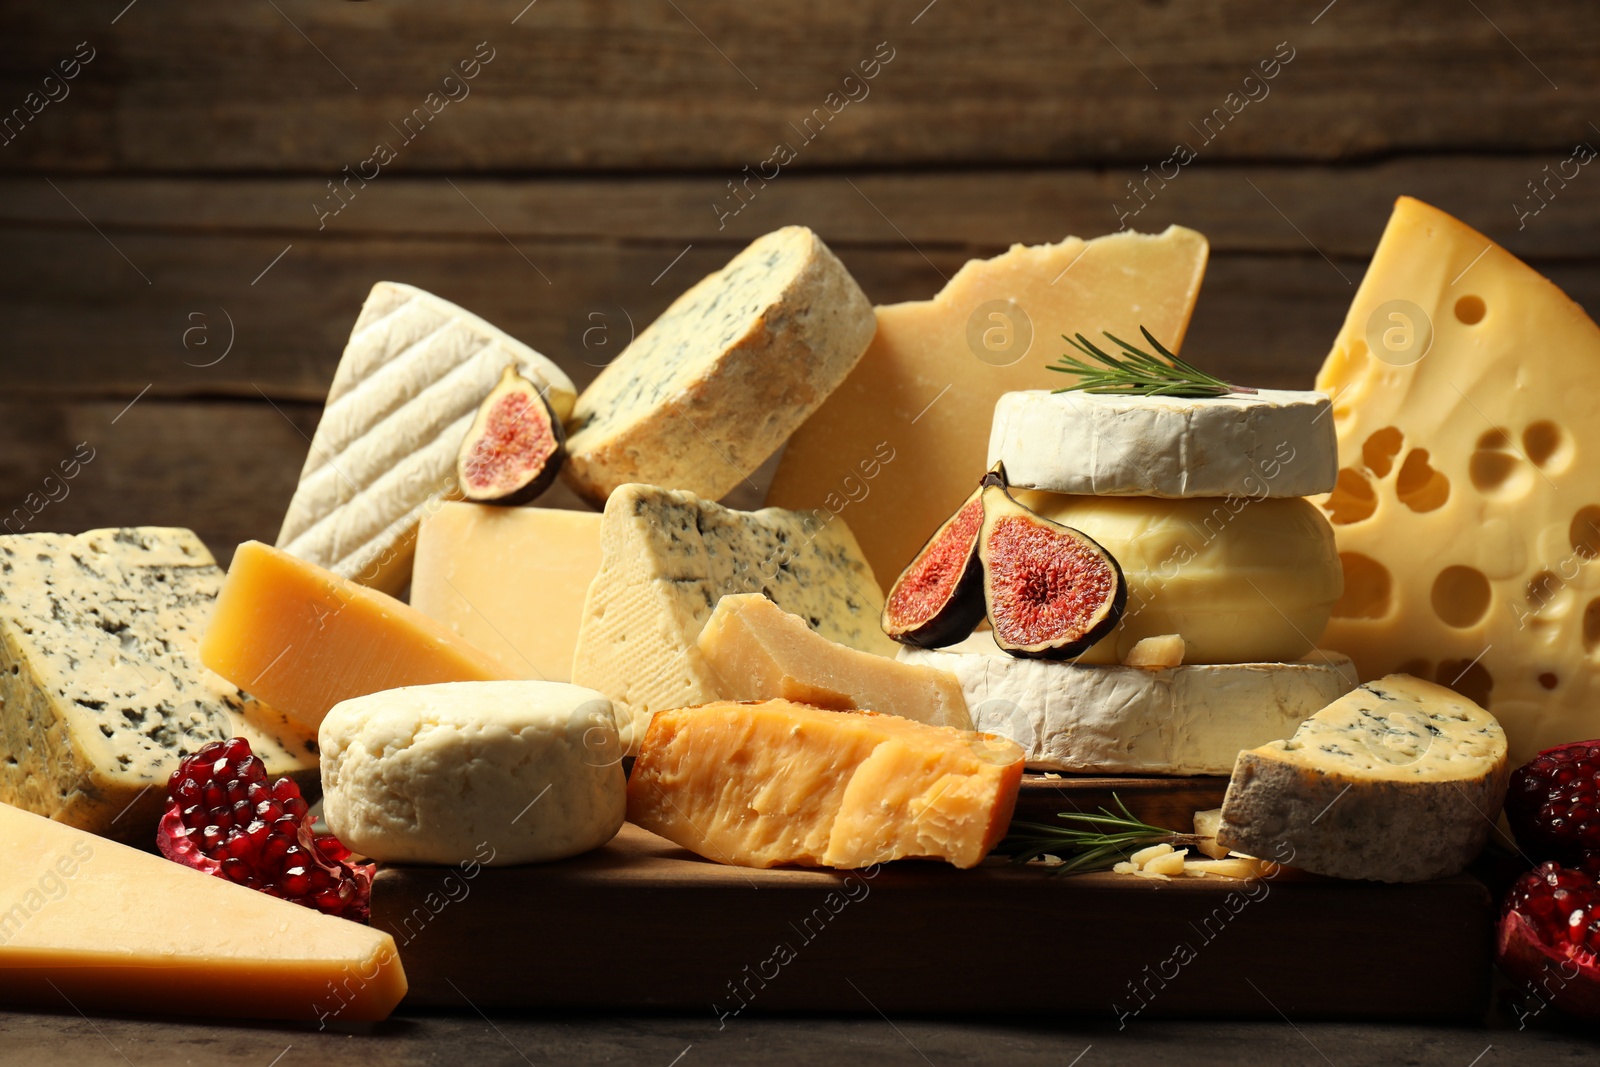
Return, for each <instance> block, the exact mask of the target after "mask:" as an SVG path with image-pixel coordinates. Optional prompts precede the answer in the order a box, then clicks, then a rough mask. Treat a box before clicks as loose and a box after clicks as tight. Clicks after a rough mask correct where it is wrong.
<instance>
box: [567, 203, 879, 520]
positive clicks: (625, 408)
mask: <svg viewBox="0 0 1600 1067" xmlns="http://www.w3.org/2000/svg"><path fill="white" fill-rule="evenodd" d="M876 330H877V319H876V318H875V317H874V315H873V312H872V304H871V303H870V302H869V301H868V300H867V297H866V294H864V293H863V292H862V291H861V287H860V286H858V285H857V284H856V282H855V279H853V278H852V277H850V272H849V271H847V270H845V268H844V264H842V263H840V262H839V260H838V258H837V257H836V256H835V255H834V254H833V253H832V252H831V251H829V249H828V246H827V245H825V244H823V243H822V240H821V239H820V238H819V237H817V235H816V234H814V233H812V232H811V231H810V230H808V229H806V228H805V227H804V226H787V227H784V228H783V229H781V230H777V231H775V232H773V233H769V234H767V235H766V236H765V237H761V238H759V239H757V240H756V241H755V242H754V243H752V244H751V245H750V246H749V247H748V248H746V249H745V250H744V251H743V252H741V253H739V254H738V255H737V256H735V257H734V258H733V259H732V260H731V261H730V262H729V263H728V265H727V266H725V267H723V268H722V269H721V270H719V271H717V272H716V273H714V274H712V275H710V276H708V277H706V278H704V279H703V280H701V281H700V282H699V283H698V284H696V285H695V286H694V287H693V288H692V289H690V290H689V291H688V292H686V293H684V294H683V295H682V296H680V297H679V298H678V299H677V300H675V301H673V303H672V305H671V306H670V307H668V308H667V310H666V311H664V312H663V313H662V314H661V317H660V318H658V319H656V321H655V322H653V323H651V324H650V325H649V326H648V327H647V328H646V329H645V330H644V331H643V332H641V333H640V334H639V336H638V337H636V338H635V339H634V341H633V343H632V344H630V345H629V346H628V347H627V348H626V349H624V350H623V352H622V354H621V355H619V356H618V357H617V359H616V361H615V362H614V363H612V364H611V365H610V366H609V367H607V368H606V369H605V370H604V371H602V372H601V373H600V376H599V377H597V378H596V379H595V380H594V382H593V383H592V384H591V385H590V386H589V387H588V388H587V389H585V390H584V391H583V395H582V396H580V397H579V398H578V403H577V407H576V408H575V409H574V411H573V415H572V420H571V422H570V423H569V424H568V427H567V428H568V431H569V436H568V438H567V462H566V465H565V466H564V467H563V468H562V473H563V475H564V476H565V477H566V480H567V482H568V483H569V484H570V485H571V486H572V488H573V489H574V490H576V491H577V492H578V493H579V494H580V495H582V496H583V497H585V498H586V499H587V500H589V501H590V502H591V503H593V504H595V505H596V506H599V505H601V504H604V503H605V500H606V497H607V496H609V495H610V494H611V492H612V491H613V490H615V489H616V488H617V487H618V486H620V485H623V484H625V483H627V482H649V483H651V484H654V485H662V486H667V487H670V488H674V489H687V490H689V491H690V492H693V493H695V494H696V495H698V496H703V497H707V498H709V499H713V500H715V499H717V498H720V497H723V496H726V495H727V493H728V491H729V490H731V489H733V488H734V487H735V486H737V485H739V484H740V483H741V482H742V481H744V480H745V479H746V478H747V477H748V476H749V474H750V473H751V472H752V471H754V470H755V469H756V468H757V467H759V466H760V465H761V463H762V461H764V460H765V459H767V457H769V456H771V455H772V454H773V453H774V452H776V451H777V450H778V449H779V447H780V446H782V444H783V443H784V441H785V440H787V439H788V437H789V435H790V434H791V433H793V432H794V431H795V429H796V428H798V427H799V425H800V424H801V423H802V422H804V421H805V420H806V417H807V416H808V415H810V414H811V413H812V412H813V411H815V410H816V409H817V408H818V407H819V406H820V405H821V404H822V401H823V400H824V399H826V398H827V396H828V394H829V393H830V392H832V391H833V390H834V388H835V387H837V386H838V385H839V383H840V382H842V381H844V379H845V376H846V375H847V374H849V373H850V371H851V369H852V368H853V367H855V365H856V361H857V360H859V359H860V358H861V354H862V353H863V352H865V351H866V349H867V345H868V343H869V342H871V340H872V335H873V333H874V332H875V331H876Z"/></svg>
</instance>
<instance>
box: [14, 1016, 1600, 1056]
mask: <svg viewBox="0 0 1600 1067" xmlns="http://www.w3.org/2000/svg"><path fill="white" fill-rule="evenodd" d="M357 1057H359V1058H360V1059H359V1060H357V1059H356V1058H357ZM354 1062H364V1063H365V1064H368V1065H372V1067H388V1065H395V1067H400V1065H413V1064H457V1063H460V1064H471V1065H474V1067H476V1065H478V1064H486V1065H487V1064H509V1065H513V1067H515V1065H530V1067H532V1065H538V1067H543V1065H545V1064H642V1065H645V1067H704V1065H708V1064H762V1065H765V1067H786V1065H789V1064H852V1063H870V1064H874V1065H877V1064H907V1065H910V1067H944V1065H946V1064H977V1063H983V1064H987V1063H1000V1064H1022V1065H1028V1064H1041V1065H1043V1064H1049V1065H1052V1067H1115V1065H1126V1064H1217V1065H1226V1067H1254V1065H1263V1067H1265V1065H1271V1067H1285V1065H1291V1064H1308V1065H1313V1067H1317V1065H1334V1067H1353V1065H1361V1064H1374V1065H1377V1064H1382V1065H1391V1064H1415V1065H1419V1067H1421V1065H1427V1067H1433V1065H1440V1067H1496V1065H1500V1064H1508V1063H1515V1064H1580V1063H1581V1064H1591V1063H1600V1026H1584V1025H1582V1024H1578V1023H1573V1022H1569V1021H1562V1020H1558V1019H1554V1018H1549V1017H1545V1018H1537V1019H1534V1020H1532V1022H1531V1024H1530V1025H1528V1026H1527V1027H1525V1028H1521V1029H1519V1028H1518V1026H1517V1023H1516V1020H1514V1019H1511V1018H1509V1017H1505V1016H1496V1017H1494V1018H1491V1019H1490V1020H1488V1022H1487V1024H1486V1025H1484V1026H1482V1027H1465V1026H1463V1027H1449V1026H1424V1025H1377V1024H1370V1023H1333V1022H1309V1021H1308V1022H1301V1023H1295V1022H1292V1021H1289V1020H1284V1021H1281V1022H1226V1021H1221V1022H1205V1021H1149V1022H1137V1021H1136V1022H1133V1023H1131V1024H1130V1025H1128V1026H1127V1027H1126V1028H1124V1029H1121V1030H1119V1029H1118V1028H1117V1026H1116V1024H1115V1023H1114V1022H1111V1023H1099V1022H1094V1021H1087V1020H1070V1019H1061V1020H1050V1019H1032V1020H1016V1019H1007V1020H987V1021H986V1020H981V1019H919V1018H909V1017H908V1018H897V1019H893V1020H889V1019H885V1018H883V1017H881V1016H870V1015H869V1016H860V1017H854V1018H839V1017H829V1018H820V1017H795V1016H789V1017H767V1018H745V1019H739V1020H730V1021H729V1022H728V1025H727V1026H726V1027H724V1028H721V1029H719V1028H718V1025H717V1021H716V1020H715V1019H706V1018H702V1017H696V1016H685V1015H658V1016H641V1015H627V1016H603V1015H585V1016H572V1015H565V1016H559V1017H557V1016H536V1015H522V1016H511V1015H497V1016H494V1017H486V1016H483V1015H479V1014H473V1013H471V1012H463V1013H461V1014H444V1013H430V1014H414V1013H408V1014H402V1015H399V1016H396V1017H395V1018H392V1019H390V1020H389V1021H388V1022H385V1023H381V1024H376V1025H370V1026H344V1027H340V1028H337V1029H335V1028H333V1027H329V1028H328V1029H326V1030H320V1031H319V1030H318V1029H317V1028H316V1026H315V1025H314V1024H313V1025H295V1024H278V1023H250V1022H223V1023H219V1022H215V1021H180V1020H157V1019H145V1018H134V1017H118V1016H98V1017H85V1016H82V1015H78V1014H75V1013H73V1012H71V1011H63V1012H60V1013H53V1012H7V1013H0V1064H5V1065H9V1064H40V1063H71V1064H74V1065H82V1067H98V1065H102V1064H104V1065H107V1067H143V1065H145V1064H206V1065H214V1067H233V1065H235V1064H238V1065H250V1067H297V1065H300V1064H314V1063H315V1064H323V1063H347V1064H348V1063H354Z"/></svg>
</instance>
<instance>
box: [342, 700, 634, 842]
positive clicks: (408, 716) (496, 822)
mask: <svg viewBox="0 0 1600 1067" xmlns="http://www.w3.org/2000/svg"><path fill="white" fill-rule="evenodd" d="M319 736H320V738H321V742H322V789H323V810H324V812H325V813H326V815H327V819H328V827H329V829H331V830H332V831H333V832H334V834H335V835H336V836H337V837H338V838H339V840H340V841H342V842H343V843H344V844H345V845H346V846H348V847H349V848H351V849H353V850H354V851H356V852H358V853H360V854H361V855H364V856H369V857H371V858H372V859H375V860H379V861H381V862H384V863H465V862H469V861H475V862H479V863H483V864H485V865H486V866H492V865H497V864H508V863H533V862H537V861H541V860H555V859H562V858H564V857H566V856H575V855H577V854H578V853H580V852H587V851H588V850H590V849H592V848H599V847H600V846H601V845H603V844H605V843H606V842H607V841H609V840H611V838H612V837H613V836H615V834H616V832H617V830H618V829H620V828H621V826H622V817H623V809H624V808H625V807H626V806H627V800H626V797H625V795H624V791H623V790H624V784H623V783H624V776H623V773H622V755H623V753H622V744H621V742H620V741H619V740H618V739H617V727H616V720H615V718H614V717H613V713H612V710H611V701H609V700H607V699H606V698H605V697H604V696H602V695H601V694H599V693H597V692H595V691H594V690H593V689H583V688H580V687H579V686H575V685H566V684H564V683H561V682H529V681H508V682H445V683H442V684H439V685H416V686H409V687H407V688H403V689H390V690H386V691H384V692H380V693H372V694H370V695H368V696H364V697H355V698H353V699H351V700H346V701H343V702H342V703H340V704H338V705H336V706H335V707H334V708H333V710H332V711H330V712H328V716H327V718H325V719H323V720H322V727H321V730H320V732H319Z"/></svg>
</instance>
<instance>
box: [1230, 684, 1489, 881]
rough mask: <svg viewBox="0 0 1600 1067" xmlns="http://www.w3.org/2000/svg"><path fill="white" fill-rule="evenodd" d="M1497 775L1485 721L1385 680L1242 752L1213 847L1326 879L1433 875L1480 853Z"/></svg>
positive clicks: (1471, 707) (1470, 709)
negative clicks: (1282, 736) (1281, 737)
mask: <svg viewBox="0 0 1600 1067" xmlns="http://www.w3.org/2000/svg"><path fill="white" fill-rule="evenodd" d="M1508 773H1509V770H1508V764H1507V761H1506V737H1505V733H1504V732H1503V731H1502V730H1501V729H1500V724H1499V723H1498V722H1496V721H1495V719H1494V716H1492V715H1490V714H1489V713H1488V712H1486V711H1484V710H1483V709H1482V708H1480V707H1478V706H1477V705H1476V704H1474V703H1473V702H1472V701H1470V700H1467V699H1466V698H1465V697H1461V696H1458V695H1457V694H1455V693H1454V692H1452V691H1450V690H1449V689H1446V688H1445V687H1444V686H1441V685H1435V684H1433V683H1432V682H1425V681H1422V680H1420V679H1417V678H1412V677H1410V676H1408V675H1403V674H1392V675H1389V676H1388V677H1387V678H1382V679H1379V680H1378V681H1375V682H1368V683H1367V684H1366V685H1363V686H1361V687H1360V688H1359V689H1356V690H1355V691H1354V692H1351V693H1349V694H1346V695H1345V696H1343V697H1341V698H1340V699H1339V700H1337V701H1335V702H1333V703H1332V704H1330V705H1329V706H1328V707H1327V708H1324V709H1323V710H1321V711H1319V712H1318V713H1317V714H1315V715H1313V716H1312V717H1311V718H1310V719H1308V720H1306V722H1305V723H1304V724H1302V725H1301V727H1300V729H1298V730H1296V731H1295V734H1294V736H1293V737H1292V738H1290V739H1288V740H1286V741H1275V742H1273V743H1271V744H1268V745H1263V746H1261V747H1260V748H1256V749H1253V750H1251V751H1248V752H1241V753H1240V754H1239V762H1238V765H1237V766H1235V767H1234V770H1233V777H1232V779H1231V780H1230V781H1229V782H1228V793H1227V796H1226V798H1225V799H1224V800H1223V803H1222V824H1221V826H1220V827H1218V830H1217V841H1218V842H1219V843H1220V844H1222V845H1225V846H1227V847H1228V848H1231V849H1235V850H1237V851H1240V852H1245V853H1248V854H1249V855H1252V856H1262V857H1266V858H1269V859H1272V860H1275V861H1277V862H1279V863H1286V864H1289V865H1290V866H1293V867H1299V868H1301V869H1302V870H1307V871H1312V872H1315V873H1317V874H1325V875H1331V876H1333V877H1336V878H1367V879H1372V880H1376V881H1381V882H1420V881H1426V880H1428V879H1430V878H1441V877H1444V876H1446V875H1450V874H1456V873H1458V872H1459V871H1460V870H1461V869H1462V868H1464V867H1465V866H1466V865H1467V864H1468V863H1470V862H1471V861H1472V859H1473V857H1475V856H1476V855H1477V854H1478V853H1479V851H1481V850H1482V848H1483V845H1484V842H1485V841H1486V840H1487V839H1488V836H1489V831H1490V829H1491V828H1492V827H1493V826H1494V820H1495V819H1496V817H1498V815H1499V814H1500V805H1501V802H1502V801H1503V800H1504V799H1505V792H1506V779H1507V775H1508Z"/></svg>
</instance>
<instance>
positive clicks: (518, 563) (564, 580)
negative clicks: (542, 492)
mask: <svg viewBox="0 0 1600 1067" xmlns="http://www.w3.org/2000/svg"><path fill="white" fill-rule="evenodd" d="M599 569H600V516H599V515H597V514H595V513H594V512H589V511H564V510H558V509H556V508H506V507H498V506H496V505H493V504H469V503H467V502H465V501H448V502H446V503H444V504H441V505H440V506H439V507H438V508H437V509H436V510H434V511H433V512H431V513H430V514H429V515H428V516H427V517H426V518H424V519H423V520H422V527H421V529H420V530H418V531H417V558H416V563H415V564H414V565H413V567H412V571H411V606H412V607H414V608H416V609H417V610H418V611H420V612H422V613H423V614H424V615H426V616H428V617H429V618H432V619H437V620H438V621H439V622H442V623H444V624H445V625H446V626H448V627H449V628H450V629H451V631H452V632H454V633H456V634H459V635H460V636H461V637H463V638H465V639H466V640H467V641H468V642H469V643H470V644H473V645H476V646H477V647H478V648H481V649H483V650H484V651H485V652H488V653H489V654H490V655H492V656H494V657H495V658H496V659H498V660H500V661H501V662H502V663H504V664H505V665H506V666H507V667H509V668H511V669H512V670H513V671H515V672H517V674H518V675H520V676H521V677H524V678H536V679H541V680H544V681H549V682H565V681H568V680H570V678H571V676H572V653H573V650H574V649H576V648H577V645H578V624H579V622H580V621H582V618H583V598H584V596H585V594H587V593H588V591H589V583H590V582H591V581H593V580H594V576H595V572H596V571H598V570H599Z"/></svg>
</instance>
